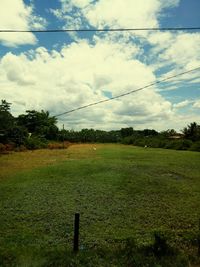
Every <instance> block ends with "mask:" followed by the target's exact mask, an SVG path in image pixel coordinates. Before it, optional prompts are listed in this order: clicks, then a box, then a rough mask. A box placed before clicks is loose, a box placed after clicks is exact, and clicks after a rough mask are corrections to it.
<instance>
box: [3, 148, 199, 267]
mask: <svg viewBox="0 0 200 267" xmlns="http://www.w3.org/2000/svg"><path fill="white" fill-rule="evenodd" d="M93 146H94V145H76V146H71V147H70V148H69V149H68V150H61V151H50V152H49V151H48V150H42V151H35V152H33V153H29V152H23V153H14V154H11V155H5V156H2V157H0V164H1V163H2V164H1V180H0V199H1V202H0V255H1V257H2V266H3V265H6V264H7V266H12V264H13V266H50V265H48V264H47V262H46V261H45V259H46V260H47V258H48V257H47V258H45V256H44V255H45V253H47V254H48V255H51V252H52V253H53V252H55V253H57V254H56V255H61V256H60V257H63V256H62V255H67V252H66V254H65V253H64V252H63V251H65V250H66V251H70V250H71V247H72V239H73V220H74V213H75V212H80V216H81V221H80V245H81V248H82V252H81V253H86V251H92V250H95V249H97V248H98V249H102V248H105V247H106V248H107V251H109V249H111V251H114V250H115V248H116V244H118V243H120V242H121V240H126V239H128V238H130V237H131V238H134V239H135V242H136V243H137V246H139V247H142V246H147V245H149V244H152V242H153V238H152V236H153V235H152V234H153V233H154V232H155V231H161V232H163V233H164V234H165V235H166V236H167V237H168V239H169V242H170V244H171V245H172V246H175V247H178V248H179V249H180V250H182V251H183V252H184V254H185V255H190V256H191V255H193V256H194V255H195V254H196V241H195V240H196V238H197V234H198V220H199V218H200V209H199V207H200V164H199V163H200V153H198V152H188V151H173V150H164V149H150V148H148V149H144V148H138V147H132V146H123V145H95V146H96V148H97V150H93ZM42 253H43V254H44V255H43V254H42ZM49 253H50V254H49ZM40 254H41V255H40ZM97 254H98V253H97ZM100 254H101V253H100ZM36 255H40V256H36ZM42 255H43V256H42ZM69 255H70V254H69ZM103 255H104V256H102V255H101V256H99V254H98V256H96V259H95V260H96V261H97V262H100V259H102V258H104V260H105V259H106V257H108V256H106V253H104V254H103ZM65 257H67V256H65ZM68 257H69V262H70V259H71V261H72V259H74V263H72V265H68V264H69V262H68V263H66V262H67V260H66V262H65V264H67V265H65V264H64V263H63V265H62V264H61V263H60V264H58V265H57V266H82V265H83V266H90V265H87V264H86V263H84V262H82V260H83V259H89V258H90V254H89V255H84V256H79V259H78V263H77V262H76V260H77V258H76V257H74V256H68ZM50 258H51V257H50ZM33 259H35V262H34V261H33ZM3 261H4V263H3ZM83 261H84V260H83ZM93 261H94V259H93ZM27 262H29V264H27ZM30 262H33V263H31V264H33V265H30ZM72 262H73V261H72ZM105 262H106V260H105V261H104V263H102V265H101V262H100V263H99V264H100V265H97V264H96V263H95V265H91V266H118V265H117V263H116V264H114V263H113V264H114V265H112V264H110V265H109V264H108V265H105ZM93 263H94V262H93ZM0 264H1V262H0ZM17 264H18V265H17ZM77 264H78V265H77ZM84 264H86V265H84ZM52 266H53V265H52ZM54 266H56V265H54ZM119 266H125V265H119ZM130 266H132V265H130ZM138 266H140V265H138ZM141 266H142V265H141ZM144 266H148V265H144ZM152 266H153V265H152ZM155 266H156V265H155ZM160 266H164V265H160ZM166 266H167V265H166ZM168 266H171V265H168ZM172 266H173V265H172ZM174 266H175V265H174ZM177 266H178V265H177Z"/></svg>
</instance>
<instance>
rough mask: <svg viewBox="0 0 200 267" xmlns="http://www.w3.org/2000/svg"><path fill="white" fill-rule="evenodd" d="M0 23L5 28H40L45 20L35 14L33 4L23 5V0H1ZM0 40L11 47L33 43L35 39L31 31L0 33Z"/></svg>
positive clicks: (44, 23)
mask: <svg viewBox="0 0 200 267" xmlns="http://www.w3.org/2000/svg"><path fill="white" fill-rule="evenodd" d="M0 25H1V29H7V30H30V29H42V28H43V27H44V26H45V25H46V20H45V19H44V18H41V17H40V16H36V15H35V14H34V7H33V5H31V6H30V5H29V6H28V5H25V4H24V2H23V0H14V1H13V0H1V4H0ZM0 42H1V43H2V44H3V45H5V46H11V47H12V46H18V45H23V44H35V43H36V42H37V39H36V37H35V36H34V35H33V34H32V33H0Z"/></svg>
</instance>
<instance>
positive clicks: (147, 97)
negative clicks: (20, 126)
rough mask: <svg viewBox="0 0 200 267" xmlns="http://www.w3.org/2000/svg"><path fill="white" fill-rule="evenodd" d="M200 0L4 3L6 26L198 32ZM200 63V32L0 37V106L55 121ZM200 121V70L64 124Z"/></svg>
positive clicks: (1, 18) (176, 125) (141, 125)
mask: <svg viewBox="0 0 200 267" xmlns="http://www.w3.org/2000/svg"><path fill="white" fill-rule="evenodd" d="M199 10H200V1H199V0H71V1H70V0H51V1H49V0H42V1H41V0H1V1H0V29H1V30H3V29H9V30H10V29H13V30H16V29H17V30H44V29H83V28H84V29H98V28H107V29H109V28H142V27H147V28H152V27H156V28H160V27H198V26H200V12H199ZM199 66H200V31H197V30H196V31H178V32H177V31H176V32H175V31H171V32H170V31H165V32H163V31H142V32H139V31H137V32H134V31H132V32H103V33H102V32H90V33H87V32H82V33H75V32H73V33H66V32H64V33H35V34H33V33H3V32H1V33H0V99H5V100H7V101H8V102H9V103H12V107H11V111H12V114H13V115H15V116H18V115H19V114H22V113H25V112H26V110H32V109H34V110H38V111H41V110H48V111H49V112H50V115H52V116H54V115H57V114H60V113H63V112H65V111H68V110H71V109H75V108H78V107H80V106H84V105H87V104H90V103H93V102H97V101H101V100H104V99H109V98H110V97H115V96H117V95H120V94H123V93H126V92H129V91H132V90H135V89H138V88H140V87H143V86H146V85H148V84H150V83H153V82H155V81H158V80H160V79H163V78H166V77H168V76H171V75H175V74H178V73H181V72H185V71H188V70H190V69H193V68H196V67H199ZM194 121H196V122H197V123H200V70H197V71H194V72H192V73H189V74H186V75H184V76H179V77H177V78H174V79H172V80H169V81H167V82H164V83H161V84H157V85H155V86H152V87H149V88H146V89H144V90H141V91H139V92H136V93H133V94H130V95H127V96H124V97H122V98H118V99H115V100H113V101H109V102H106V103H102V104H99V105H96V106H92V107H89V108H86V109H82V110H79V111H76V112H73V113H70V114H66V115H63V116H60V117H58V126H60V127H61V126H62V124H64V125H65V128H66V129H74V130H80V129H83V128H94V129H103V130H115V129H120V128H124V127H133V128H134V129H145V128H148V129H156V130H158V131H162V130H167V129H172V128H173V129H175V130H177V131H180V130H181V129H183V127H185V126H186V125H187V124H189V123H191V122H194Z"/></svg>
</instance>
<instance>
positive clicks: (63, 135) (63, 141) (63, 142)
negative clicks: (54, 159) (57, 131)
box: [62, 124, 65, 149]
mask: <svg viewBox="0 0 200 267" xmlns="http://www.w3.org/2000/svg"><path fill="white" fill-rule="evenodd" d="M64 130H65V125H64V124H63V134H62V139H63V149H64V148H65V143H64Z"/></svg>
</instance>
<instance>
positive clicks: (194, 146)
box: [190, 141, 200, 152]
mask: <svg viewBox="0 0 200 267" xmlns="http://www.w3.org/2000/svg"><path fill="white" fill-rule="evenodd" d="M190 150H192V151H199V152H200V141H198V142H194V143H193V144H192V146H191V147H190Z"/></svg>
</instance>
